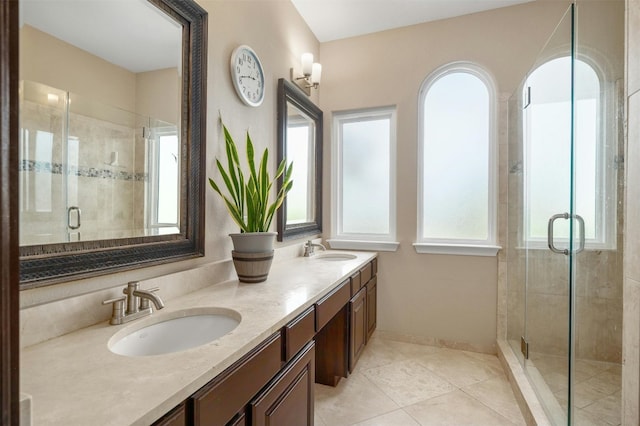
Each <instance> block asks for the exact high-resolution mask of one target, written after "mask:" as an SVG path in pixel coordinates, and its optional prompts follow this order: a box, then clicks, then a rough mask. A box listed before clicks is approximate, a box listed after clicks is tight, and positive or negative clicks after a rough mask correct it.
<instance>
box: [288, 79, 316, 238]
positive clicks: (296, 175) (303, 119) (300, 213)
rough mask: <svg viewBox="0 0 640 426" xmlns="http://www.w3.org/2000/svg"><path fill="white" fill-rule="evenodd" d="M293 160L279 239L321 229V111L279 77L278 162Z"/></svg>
mask: <svg viewBox="0 0 640 426" xmlns="http://www.w3.org/2000/svg"><path fill="white" fill-rule="evenodd" d="M285 156H286V158H287V161H292V162H293V177H292V179H293V188H292V189H291V191H290V192H289V194H288V195H287V198H286V200H285V203H284V206H283V208H281V209H280V210H279V211H278V240H279V241H283V240H285V239H288V238H297V237H302V236H304V235H311V234H318V233H320V232H322V111H321V110H320V109H319V108H318V107H317V106H315V105H314V104H313V102H311V101H310V100H309V99H308V98H307V97H306V96H305V94H304V93H302V92H301V91H300V90H299V89H298V88H297V87H295V86H294V85H293V84H291V83H289V82H288V81H286V80H284V79H280V80H278V161H281V160H282V159H283V158H284V157H285Z"/></svg>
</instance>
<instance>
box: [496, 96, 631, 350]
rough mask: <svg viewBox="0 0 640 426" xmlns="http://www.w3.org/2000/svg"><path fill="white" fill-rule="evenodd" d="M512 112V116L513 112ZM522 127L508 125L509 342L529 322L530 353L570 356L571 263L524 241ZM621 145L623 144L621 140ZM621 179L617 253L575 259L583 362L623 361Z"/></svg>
mask: <svg viewBox="0 0 640 426" xmlns="http://www.w3.org/2000/svg"><path fill="white" fill-rule="evenodd" d="M510 109H511V110H512V111H510V113H511V114H513V113H514V111H513V108H510ZM515 113H516V114H517V111H515ZM519 123H520V122H519V120H514V121H513V122H511V123H510V124H511V126H510V127H511V130H510V131H511V132H516V133H515V134H513V135H512V137H511V138H510V145H509V233H508V249H507V262H508V272H507V282H508V286H507V289H508V292H507V323H508V325H507V339H508V340H510V341H516V342H518V344H519V341H520V337H521V336H524V333H525V320H526V334H527V338H528V340H529V342H530V345H531V347H530V350H532V351H535V352H541V353H545V354H550V355H566V354H567V337H568V324H569V316H568V306H569V285H568V267H567V259H566V257H565V256H563V255H558V254H554V253H551V252H550V251H549V250H546V249H533V250H528V251H526V250H525V249H523V248H522V246H523V244H522V242H521V241H520V240H521V235H520V231H521V229H520V228H521V227H522V224H523V223H524V219H523V182H522V180H523V175H522V170H521V166H520V165H521V164H522V155H521V152H522V147H521V145H520V142H519V141H520V140H521V139H520V138H519V137H518V135H517V132H519V129H521V128H522V126H521V125H520V124H519ZM619 143H620V144H622V140H620V141H619ZM617 175H618V179H617V182H618V203H617V226H616V233H617V238H616V244H617V248H616V249H613V250H589V249H586V250H585V251H584V252H582V253H580V254H579V255H578V256H577V269H576V270H577V275H576V290H577V295H576V296H577V299H576V343H577V348H576V349H577V353H576V356H577V357H578V358H579V359H588V360H598V361H608V362H621V358H622V256H623V234H622V229H623V221H622V219H623V210H624V203H623V201H622V200H623V182H624V181H623V171H622V170H617ZM525 283H526V286H525ZM525 304H526V306H525ZM525 310H526V315H525ZM525 317H526V319H525Z"/></svg>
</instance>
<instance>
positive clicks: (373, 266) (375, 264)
mask: <svg viewBox="0 0 640 426" xmlns="http://www.w3.org/2000/svg"><path fill="white" fill-rule="evenodd" d="M371 274H372V275H378V258H377V257H376V258H375V259H373V260H372V261H371Z"/></svg>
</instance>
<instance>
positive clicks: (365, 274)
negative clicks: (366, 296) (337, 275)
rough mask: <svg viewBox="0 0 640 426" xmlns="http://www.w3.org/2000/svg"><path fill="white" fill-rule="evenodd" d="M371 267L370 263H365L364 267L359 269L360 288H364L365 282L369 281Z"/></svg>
mask: <svg viewBox="0 0 640 426" xmlns="http://www.w3.org/2000/svg"><path fill="white" fill-rule="evenodd" d="M372 269H373V267H372V265H371V262H369V263H367V264H366V266H364V267H362V268H361V269H360V281H361V284H360V288H362V287H364V286H365V285H366V284H367V282H368V281H369V280H370V279H371V271H372Z"/></svg>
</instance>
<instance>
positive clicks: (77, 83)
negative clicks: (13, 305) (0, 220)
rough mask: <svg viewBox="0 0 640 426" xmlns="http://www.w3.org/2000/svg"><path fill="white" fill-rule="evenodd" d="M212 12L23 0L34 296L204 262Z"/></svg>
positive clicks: (23, 126) (24, 253)
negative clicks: (166, 264) (142, 269)
mask: <svg viewBox="0 0 640 426" xmlns="http://www.w3.org/2000/svg"><path fill="white" fill-rule="evenodd" d="M205 35H206V12H205V11H204V10H203V9H202V8H200V7H199V6H198V5H197V4H196V3H195V2H194V1H191V0H130V1H127V2H122V1H118V0H94V1H84V2H78V1H69V0H49V1H42V0H20V88H19V90H20V162H19V178H20V204H19V205H20V246H21V248H20V252H21V283H22V284H23V288H27V287H33V286H37V285H42V284H45V283H51V282H55V281H61V280H63V279H68V278H69V277H77V278H80V277H84V276H90V275H96V274H100V273H106V272H109V271H112V270H114V269H130V268H133V267H136V266H140V265H141V264H145V263H146V264H152V263H158V262H160V261H166V260H167V259H173V260H179V259H183V258H185V257H192V256H197V255H202V235H203V230H202V225H203V223H202V222H203V220H202V218H203V215H202V212H201V211H200V206H201V204H202V202H203V192H202V190H201V182H200V181H201V180H202V179H201V174H200V169H201V168H202V167H203V165H202V161H203V160H204V153H203V148H204V144H202V145H201V140H202V139H203V138H204V125H205V124H204V120H203V118H202V117H203V116H204V105H203V102H204V94H205V84H204V69H205V68H204V67H205V65H206V64H205V61H206V57H205V55H206V53H205V52H206V50H205V49H204V44H205Z"/></svg>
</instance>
